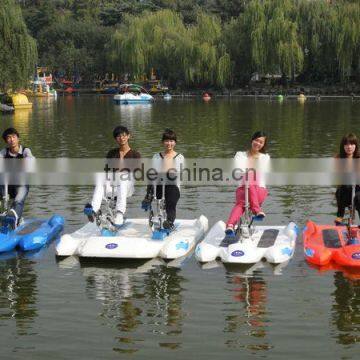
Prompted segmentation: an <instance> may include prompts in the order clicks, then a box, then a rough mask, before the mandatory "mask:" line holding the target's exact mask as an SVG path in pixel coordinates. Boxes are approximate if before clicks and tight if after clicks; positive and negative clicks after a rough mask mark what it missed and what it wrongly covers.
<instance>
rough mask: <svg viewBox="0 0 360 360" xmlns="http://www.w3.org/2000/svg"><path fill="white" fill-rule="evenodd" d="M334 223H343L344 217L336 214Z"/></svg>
mask: <svg viewBox="0 0 360 360" xmlns="http://www.w3.org/2000/svg"><path fill="white" fill-rule="evenodd" d="M335 225H344V219H343V218H342V217H340V216H338V217H337V218H336V219H335Z"/></svg>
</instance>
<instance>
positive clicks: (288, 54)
mask: <svg viewBox="0 0 360 360" xmlns="http://www.w3.org/2000/svg"><path fill="white" fill-rule="evenodd" d="M264 6H265V9H266V10H265V13H266V17H267V27H266V38H265V44H264V45H265V47H266V53H267V59H266V60H267V61H266V64H267V65H266V69H267V71H269V72H272V73H274V72H278V71H280V72H281V73H282V74H285V75H287V76H289V77H290V76H291V77H292V78H294V74H295V73H296V72H299V71H301V70H302V67H303V61H304V54H303V50H302V48H301V45H300V38H299V35H298V27H297V23H296V20H295V19H293V15H294V6H295V3H294V2H293V1H292V0H278V1H275V2H274V1H271V0H267V1H266V2H265V5H264Z"/></svg>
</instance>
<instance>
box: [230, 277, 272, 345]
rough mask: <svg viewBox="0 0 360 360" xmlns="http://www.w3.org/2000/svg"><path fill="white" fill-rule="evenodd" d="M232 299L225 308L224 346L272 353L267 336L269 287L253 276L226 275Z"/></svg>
mask: <svg viewBox="0 0 360 360" xmlns="http://www.w3.org/2000/svg"><path fill="white" fill-rule="evenodd" d="M226 280H227V284H228V285H229V287H228V289H227V290H228V291H229V293H230V296H231V299H230V301H229V302H227V303H226V308H225V310H224V311H225V327H224V332H225V333H226V334H227V336H225V345H226V346H227V347H228V348H232V349H234V348H245V349H247V350H250V351H258V350H269V349H271V347H272V346H271V345H270V344H269V343H268V342H267V341H266V336H267V321H268V320H267V310H266V304H267V284H266V282H265V280H264V279H263V278H262V277H261V276H259V274H258V273H256V275H254V276H249V275H244V274H241V273H239V274H236V273H230V272H228V273H227V274H226Z"/></svg>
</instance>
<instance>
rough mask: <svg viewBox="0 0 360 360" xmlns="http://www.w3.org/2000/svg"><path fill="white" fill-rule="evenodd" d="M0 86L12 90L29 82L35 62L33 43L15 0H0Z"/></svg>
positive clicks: (2, 88) (35, 53)
mask: <svg viewBox="0 0 360 360" xmlns="http://www.w3.org/2000/svg"><path fill="white" fill-rule="evenodd" d="M0 49H1V51H0V88H1V90H3V91H7V90H9V89H12V90H16V89H18V88H20V87H22V86H24V85H26V83H27V82H28V81H29V78H30V76H31V74H32V73H33V71H34V66H35V61H36V56H37V52H36V42H35V40H34V39H33V38H32V37H31V36H30V35H29V33H28V30H27V28H26V25H25V23H24V20H23V16H22V13H21V9H20V7H19V5H18V4H17V2H15V0H2V1H1V2H0Z"/></svg>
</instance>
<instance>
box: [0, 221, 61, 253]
mask: <svg viewBox="0 0 360 360" xmlns="http://www.w3.org/2000/svg"><path fill="white" fill-rule="evenodd" d="M64 223H65V220H64V218H63V217H62V216H59V215H54V216H52V217H51V218H50V219H30V220H25V221H24V222H23V223H22V224H20V225H19V226H18V227H17V228H16V229H15V230H12V229H11V227H10V226H9V224H7V223H6V221H5V220H4V217H3V219H2V220H1V227H0V253H2V252H8V251H12V250H14V249H16V248H18V249H20V250H23V251H30V250H37V249H40V248H41V247H43V246H44V245H46V244H48V243H49V242H50V241H51V240H52V239H54V238H55V237H56V236H57V235H58V234H60V232H61V231H62V230H63V228H64Z"/></svg>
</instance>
